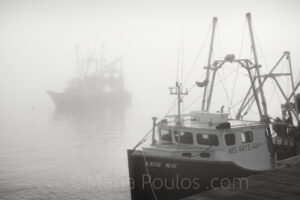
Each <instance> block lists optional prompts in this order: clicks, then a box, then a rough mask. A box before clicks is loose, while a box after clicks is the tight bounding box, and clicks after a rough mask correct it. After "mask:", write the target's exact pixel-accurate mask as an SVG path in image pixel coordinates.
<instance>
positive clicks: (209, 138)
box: [197, 133, 219, 146]
mask: <svg viewBox="0 0 300 200" xmlns="http://www.w3.org/2000/svg"><path fill="white" fill-rule="evenodd" d="M197 142H198V144H200V145H209V146H218V145H219V140H218V136H217V135H212V134H202V133H199V134H197Z"/></svg>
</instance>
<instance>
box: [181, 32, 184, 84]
mask: <svg viewBox="0 0 300 200" xmlns="http://www.w3.org/2000/svg"><path fill="white" fill-rule="evenodd" d="M181 45H182V48H181V83H182V79H183V55H184V32H183V31H182V44H181Z"/></svg>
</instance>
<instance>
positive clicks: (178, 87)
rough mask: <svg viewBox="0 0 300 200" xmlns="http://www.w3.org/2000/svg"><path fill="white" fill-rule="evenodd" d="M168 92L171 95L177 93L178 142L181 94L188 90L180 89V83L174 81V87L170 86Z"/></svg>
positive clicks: (185, 93) (186, 92)
mask: <svg viewBox="0 0 300 200" xmlns="http://www.w3.org/2000/svg"><path fill="white" fill-rule="evenodd" d="M170 94H171V95H177V120H176V125H177V127H178V134H179V135H178V144H180V132H179V129H180V125H181V112H180V106H181V102H182V99H181V95H187V94H188V91H187V89H186V90H185V92H183V91H182V88H181V86H180V83H179V82H178V81H176V87H175V88H170Z"/></svg>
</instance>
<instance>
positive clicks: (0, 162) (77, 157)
mask: <svg viewBox="0 0 300 200" xmlns="http://www.w3.org/2000/svg"><path fill="white" fill-rule="evenodd" d="M129 113H130V112H129ZM127 118H128V112H127V109H125V108H116V107H114V108H108V107H106V108H102V109H97V110H85V111H78V112H61V111H55V112H53V111H51V112H50V111H49V112H48V113H47V112H46V113H45V112H44V111H42V110H41V111H39V110H30V111H28V112H27V113H25V114H24V115H22V116H19V118H18V119H19V120H17V119H16V118H14V119H15V120H9V121H11V123H1V126H0V128H1V130H0V138H1V139H0V145H1V147H0V150H1V151H0V199H129V198H130V195H129V189H128V175H127V174H128V173H127V157H126V147H127V146H128V144H127V141H128V139H127V138H126V131H127V130H130V129H128V128H127V125H126V119H127Z"/></svg>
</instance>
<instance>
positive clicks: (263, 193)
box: [182, 156, 300, 200]
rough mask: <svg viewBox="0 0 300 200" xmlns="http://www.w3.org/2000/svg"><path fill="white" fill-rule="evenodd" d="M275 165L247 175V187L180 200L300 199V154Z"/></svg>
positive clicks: (200, 194)
mask: <svg viewBox="0 0 300 200" xmlns="http://www.w3.org/2000/svg"><path fill="white" fill-rule="evenodd" d="M276 167H277V169H275V170H272V171H268V172H265V173H263V174H259V175H254V176H250V177H248V178H247V179H248V187H241V188H242V189H240V188H235V189H217V190H210V191H207V192H203V193H199V194H196V195H193V196H190V197H187V198H184V199H182V200H227V199H228V200H248V199H249V200H250V199H262V200H271V199H272V200H274V199H290V200H292V199H295V200H298V199H300V156H296V157H294V158H293V159H288V160H285V161H282V162H279V163H277V166H276Z"/></svg>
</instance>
